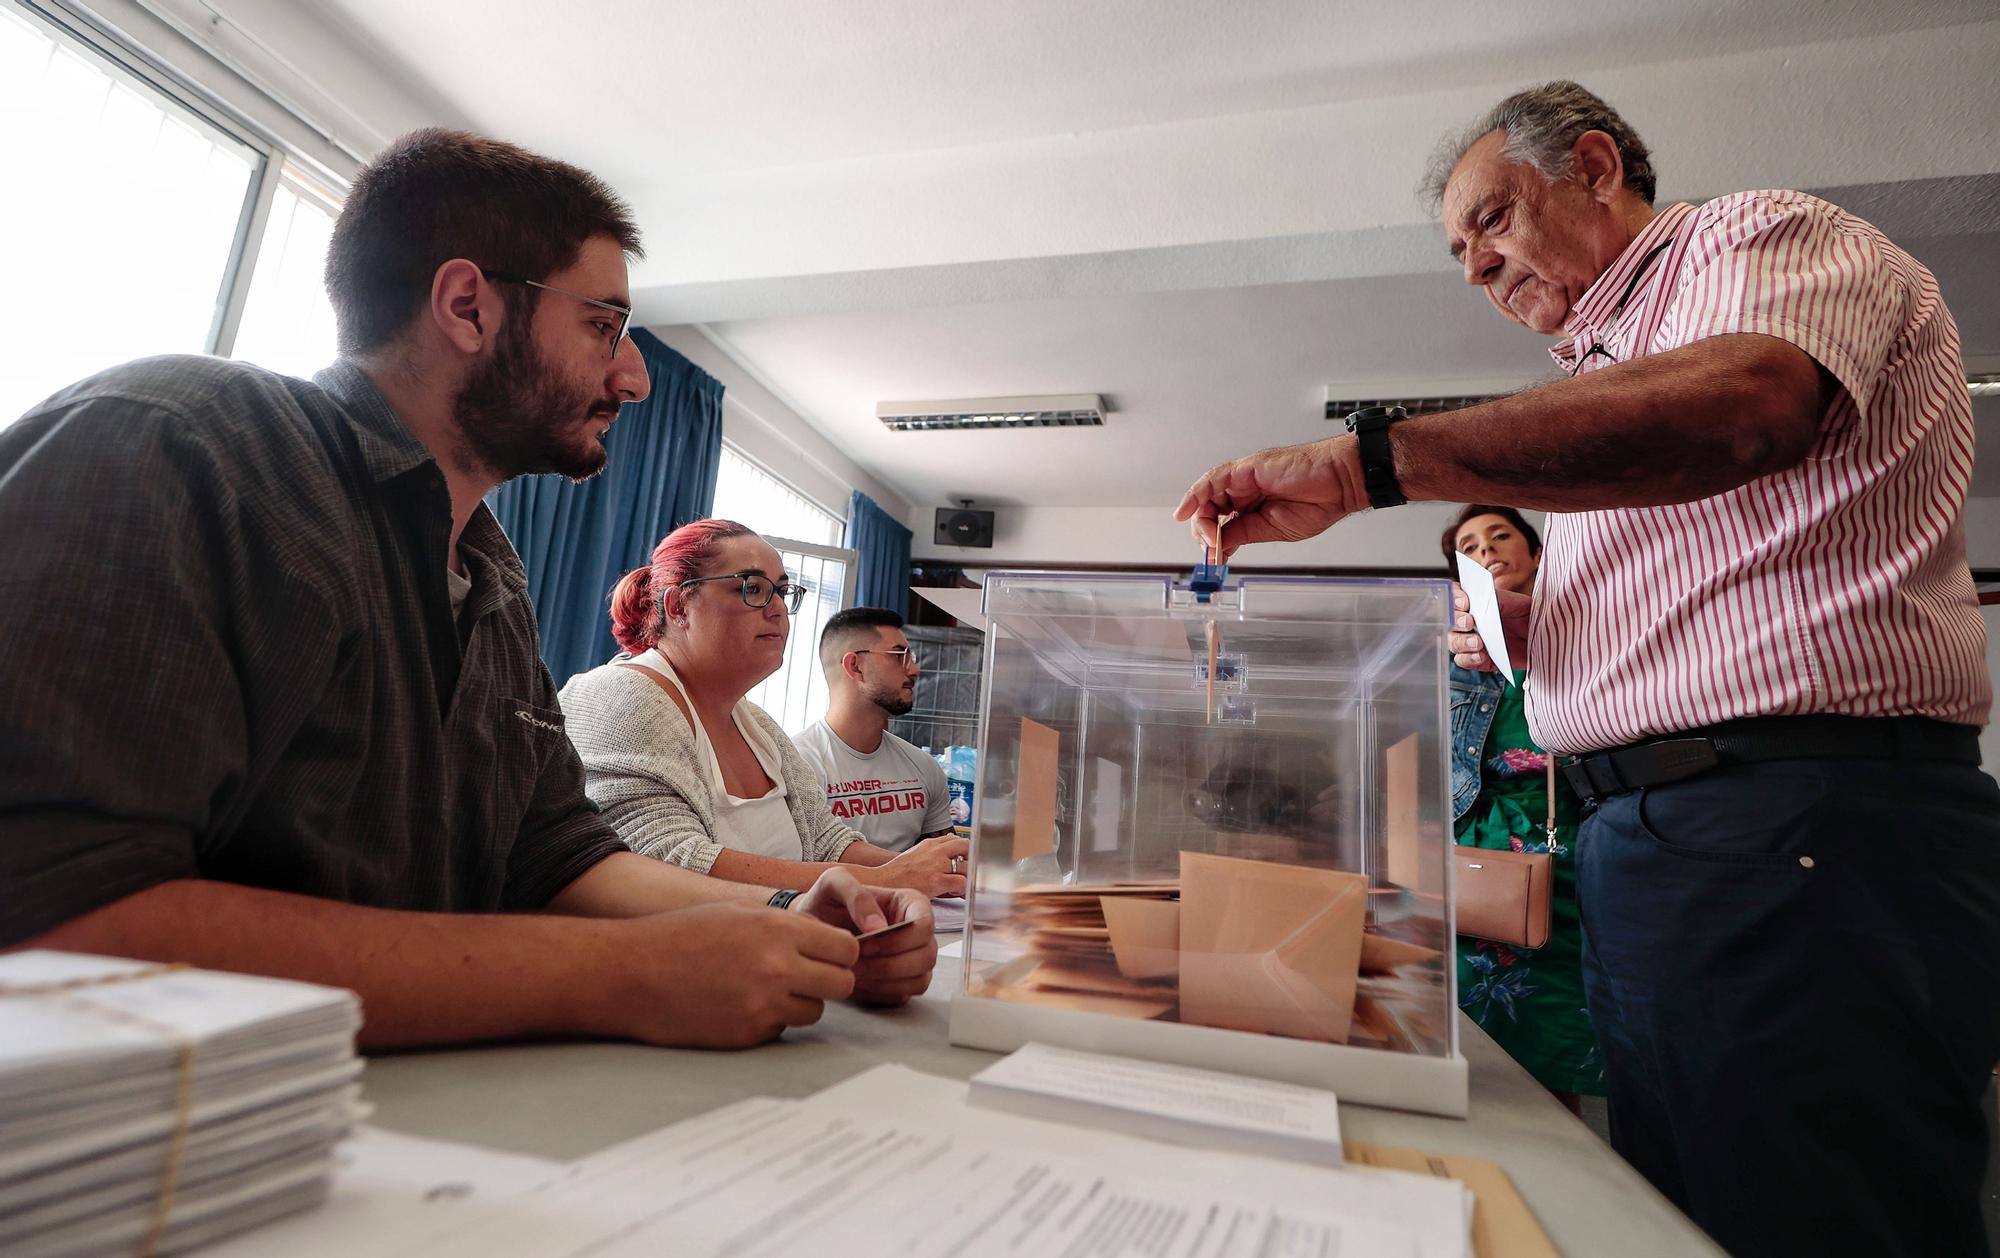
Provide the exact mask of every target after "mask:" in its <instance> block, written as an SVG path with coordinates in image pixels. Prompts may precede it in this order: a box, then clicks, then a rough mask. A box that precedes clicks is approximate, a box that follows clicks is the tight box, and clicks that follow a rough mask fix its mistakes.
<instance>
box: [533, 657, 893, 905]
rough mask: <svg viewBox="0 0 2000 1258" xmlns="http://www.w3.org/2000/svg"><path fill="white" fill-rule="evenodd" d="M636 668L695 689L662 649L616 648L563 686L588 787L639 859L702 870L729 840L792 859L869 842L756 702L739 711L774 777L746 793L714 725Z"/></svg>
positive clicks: (828, 857)
mask: <svg viewBox="0 0 2000 1258" xmlns="http://www.w3.org/2000/svg"><path fill="white" fill-rule="evenodd" d="M626 663H632V664H639V665H642V666H644V667H646V668H649V669H651V670H653V671H654V672H655V673H657V674H659V675H660V676H661V677H664V678H666V679H668V681H669V682H670V683H671V684H672V685H673V686H674V689H675V690H676V691H677V692H678V693H679V694H680V695H681V697H682V698H683V699H685V698H686V696H687V690H686V687H685V686H683V685H682V684H681V681H680V677H679V676H678V674H676V673H675V672H674V669H673V666H672V665H671V664H669V663H667V661H666V659H665V658H664V657H662V656H661V655H660V653H659V652H658V651H656V650H654V651H646V652H643V653H641V654H640V655H638V656H636V657H632V656H626V655H623V654H621V655H618V656H615V657H613V658H612V660H611V662H610V663H608V664H604V665H601V666H599V667H597V668H593V669H591V670H589V671H588V672H583V673H578V674H577V675H576V676H574V677H572V678H570V679H569V681H568V682H567V683H565V684H564V686H563V688H562V694H561V701H562V706H563V718H564V723H565V724H566V725H567V726H568V730H569V736H570V741H571V742H572V743H573V744H575V746H576V751H577V755H578V756H579V757H580V758H581V759H582V761H583V781H584V790H585V792H586V793H588V794H589V796H590V799H591V802H592V803H594V804H596V805H597V806H598V808H599V810H601V812H602V813H603V816H604V819H605V821H607V822H608V823H610V825H611V826H612V827H613V828H614V829H615V830H617V832H618V837H619V838H621V839H623V840H625V842H626V844H627V846H629V847H631V849H632V850H633V851H635V852H638V853H639V854H640V855H642V856H651V857H654V858H655V859H658V860H664V861H671V862H672V863H674V864H676V865H684V866H686V867H687V868H689V869H693V870H697V871H699V872H701V873H708V872H710V871H711V869H712V868H713V867H714V864H715V858H716V855H717V854H718V853H720V852H721V851H722V850H723V849H724V848H729V849H733V850H736V851H742V852H752V853H755V854H756V855H759V856H774V857H778V858H780V859H783V860H808V861H837V860H839V859H840V854H841V853H842V852H843V851H845V850H846V849H847V846H848V844H850V843H857V842H860V841H861V835H859V834H857V833H856V832H855V831H853V830H851V829H849V828H848V827H847V826H846V825H845V824H843V823H842V822H841V821H840V820H839V819H838V818H836V817H835V816H834V815H833V812H832V810H831V809H830V808H829V807H828V806H827V802H826V790H825V788H824V787H823V786H821V785H820V781H819V777H818V775H817V774H816V773H814V771H813V769H812V766H811V765H809V764H807V763H806V761H805V758H804V757H802V756H801V755H799V753H798V749H797V748H795V747H793V746H792V742H791V740H790V739H789V738H787V737H785V733H784V731H783V730H782V729H780V728H779V727H778V724H777V722H775V721H773V720H772V719H771V718H770V717H769V716H768V715H766V714H765V713H764V712H763V711H761V710H760V709H759V708H758V707H757V705H756V704H754V703H751V702H750V701H749V700H747V699H746V700H744V701H742V702H740V703H738V704H737V705H736V707H735V709H734V710H733V711H732V712H731V714H730V717H731V719H732V720H733V721H734V722H735V723H736V728H737V729H738V730H740V731H741V732H742V734H743V737H744V739H745V741H747V742H748V743H749V744H750V750H751V752H752V753H753V754H754V755H756V757H757V763H758V764H760V765H762V766H763V768H764V773H765V775H766V776H768V777H769V778H770V779H771V781H772V782H773V783H775V784H776V785H775V786H774V787H773V788H772V789H771V790H770V791H768V792H766V793H765V794H764V795H763V796H762V797H760V798H757V799H742V798H739V797H737V796H733V795H731V794H730V793H729V792H728V790H727V789H726V788H725V786H724V785H723V781H722V766H721V764H720V763H719V762H718V761H717V759H716V756H715V749H714V746H713V744H712V743H711V742H710V741H709V737H708V731H707V730H705V729H703V728H702V725H701V722H700V720H699V719H694V720H690V719H689V717H687V716H685V715H683V714H682V712H681V709H680V707H679V706H678V705H677V704H675V703H674V701H673V699H672V698H671V697H669V696H668V695H667V694H666V693H665V692H664V691H662V689H661V688H660V686H659V685H658V684H656V683H655V682H654V681H653V679H652V678H650V677H648V676H646V674H644V673H642V672H640V671H638V670H637V669H633V668H621V667H619V665H621V664H626ZM688 711H689V712H693V711H694V705H693V704H692V703H690V704H689V705H688Z"/></svg>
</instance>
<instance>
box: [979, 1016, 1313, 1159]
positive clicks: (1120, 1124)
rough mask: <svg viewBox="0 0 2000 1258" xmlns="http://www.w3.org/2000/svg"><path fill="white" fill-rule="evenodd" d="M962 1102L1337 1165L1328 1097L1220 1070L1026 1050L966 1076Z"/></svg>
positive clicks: (1052, 1050) (1047, 1049) (1205, 1145)
mask: <svg viewBox="0 0 2000 1258" xmlns="http://www.w3.org/2000/svg"><path fill="white" fill-rule="evenodd" d="M969 1099H970V1100H971V1101H972V1103H973V1104H975V1105H984V1106H989V1107H991V1108H993V1109H997V1110H1001V1111H1003V1112H1005V1113H1010V1114H1020V1115H1023V1116H1025V1117H1028V1118H1046V1119H1049V1120H1051V1121H1054V1122H1071V1123H1077V1122H1081V1123H1088V1124H1090V1125H1091V1126H1093V1127H1099V1128H1102V1129H1104V1130H1107V1131H1122V1132H1124V1133H1125V1134H1126V1135H1131V1136H1144V1137H1148V1138H1151V1139H1154V1140H1165V1141H1168V1142H1170V1143H1173V1144H1184V1145H1193V1146H1195V1147H1197V1148H1204V1149H1229V1150H1233V1151H1235V1152H1238V1153H1261V1154H1263V1155H1265V1156H1267V1157H1283V1158H1293V1159H1296V1160H1298V1161H1302V1162H1312V1163H1316V1164H1318V1165H1320V1166H1339V1165H1340V1164H1341V1161H1342V1155H1341V1145H1340V1109H1339V1106H1338V1105H1337V1104H1336V1102H1335V1100H1334V1095H1333V1093H1331V1092H1328V1091H1326V1090H1324V1089H1321V1088H1305V1087H1300V1086H1298V1085H1297V1084H1291V1083H1274V1082H1271V1081H1270V1080H1267V1079H1249V1078H1245V1077H1243V1076H1241V1075H1232V1074H1225V1073H1223V1072H1222V1071H1219V1070H1197V1069H1195V1068H1193V1067H1190V1066H1169V1065H1163V1064H1161V1063H1158V1062H1150V1061H1137V1060H1134V1059H1132V1058H1129V1057H1111V1056H1106V1055H1104V1054H1102V1053H1080V1052H1076V1051H1073V1050H1071V1049H1066V1048H1051V1047H1049V1046H1048V1045H1046V1044H1030V1045H1028V1046H1027V1047H1025V1048H1023V1049H1020V1050H1019V1051H1017V1052H1014V1053H1011V1054H1009V1055H1008V1056H1006V1057H1004V1058H1002V1059H1001V1060H999V1061H997V1062H995V1063H994V1064H993V1065H991V1066H988V1067H987V1068H986V1069H984V1070H982V1071H980V1072H979V1073H978V1074H976V1075H974V1076H973V1077H972V1087H971V1093H970V1098H969Z"/></svg>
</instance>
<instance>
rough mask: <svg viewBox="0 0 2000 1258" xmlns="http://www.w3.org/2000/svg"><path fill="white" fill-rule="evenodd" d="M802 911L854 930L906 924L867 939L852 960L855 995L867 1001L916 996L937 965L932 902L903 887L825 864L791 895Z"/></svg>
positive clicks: (794, 906)
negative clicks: (873, 883)
mask: <svg viewBox="0 0 2000 1258" xmlns="http://www.w3.org/2000/svg"><path fill="white" fill-rule="evenodd" d="M792 909H793V911H795V912H800V913H805V914H808V915H810V916H813V917H817V918H819V919H820V920H821V921H823V922H828V923H830V924H832V925H835V926H840V927H844V928H846V929H848V930H852V931H855V932H856V933H858V934H866V933H868V932H870V931H876V930H881V929H882V928H883V927H884V926H890V925H893V924H895V923H897V922H903V921H907V922H911V923H913V924H912V925H911V926H910V927H909V928H908V929H905V930H899V931H896V932H894V933H893V934H888V935H883V936H882V937H881V938H879V939H866V940H863V941H862V943H861V955H860V957H859V958H858V959H856V961H855V962H854V998H855V999H856V1000H858V1001H861V1002H862V1003H864V1004H870V1005H900V1004H902V1003H903V1002H904V1001H907V1000H908V999H910V997H912V996H921V995H923V994H924V990H925V989H926V988H928V987H929V986H930V985H931V971H932V970H933V969H934V968H936V966H937V933H936V931H935V929H934V928H933V927H932V925H931V902H930V899H929V898H928V897H926V896H925V895H923V894H922V893H921V892H917V891H912V890H910V889H908V888H907V887H870V886H864V885H863V884H862V883H861V882H860V881H859V880H857V879H856V878H855V877H854V875H853V874H852V873H850V872H848V871H847V870H845V869H829V870H827V871H826V872H825V873H823V874H821V875H820V876H819V881H817V882H815V883H813V885H812V890H810V891H808V892H806V893H805V894H804V895H802V896H800V897H799V898H798V899H796V900H794V901H792Z"/></svg>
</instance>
